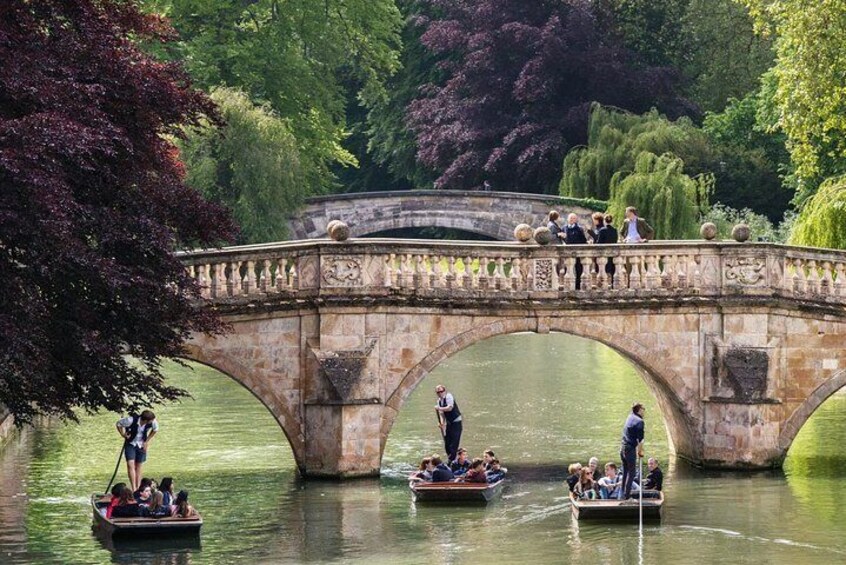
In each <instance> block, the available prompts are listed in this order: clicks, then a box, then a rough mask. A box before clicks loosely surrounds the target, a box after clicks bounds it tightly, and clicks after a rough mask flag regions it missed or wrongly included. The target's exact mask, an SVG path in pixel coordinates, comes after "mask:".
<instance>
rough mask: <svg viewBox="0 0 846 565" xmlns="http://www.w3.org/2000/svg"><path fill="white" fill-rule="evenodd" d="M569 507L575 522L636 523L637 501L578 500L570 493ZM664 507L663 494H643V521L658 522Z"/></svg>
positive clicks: (645, 492) (632, 499) (651, 492)
mask: <svg viewBox="0 0 846 565" xmlns="http://www.w3.org/2000/svg"><path fill="white" fill-rule="evenodd" d="M570 503H571V504H570V507H571V508H572V510H573V516H574V517H575V518H576V519H577V520H605V521H609V522H610V521H618V522H622V521H625V522H637V521H638V499H637V497H636V496H633V497H632V498H631V499H629V500H626V501H623V500H579V499H578V498H576V495H575V494H573V493H572V492H571V493H570ZM663 505H664V493H663V492H661V491H648V490H647V491H644V492H643V519H644V521H646V520H660V519H661V508H662V507H663Z"/></svg>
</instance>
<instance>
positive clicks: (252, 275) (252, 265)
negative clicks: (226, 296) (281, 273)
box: [244, 261, 256, 294]
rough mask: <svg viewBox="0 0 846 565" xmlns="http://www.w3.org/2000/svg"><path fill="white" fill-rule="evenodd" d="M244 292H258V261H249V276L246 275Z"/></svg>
mask: <svg viewBox="0 0 846 565" xmlns="http://www.w3.org/2000/svg"><path fill="white" fill-rule="evenodd" d="M244 279H245V285H244V294H255V292H256V262H255V261H247V276H246V277H244Z"/></svg>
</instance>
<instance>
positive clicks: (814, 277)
mask: <svg viewBox="0 0 846 565" xmlns="http://www.w3.org/2000/svg"><path fill="white" fill-rule="evenodd" d="M805 284H806V288H807V291H808V292H810V293H811V294H816V293H818V292H819V291H820V273H819V271H817V262H816V261H814V260H813V259H811V260H810V261H808V278H807V280H806V281H805Z"/></svg>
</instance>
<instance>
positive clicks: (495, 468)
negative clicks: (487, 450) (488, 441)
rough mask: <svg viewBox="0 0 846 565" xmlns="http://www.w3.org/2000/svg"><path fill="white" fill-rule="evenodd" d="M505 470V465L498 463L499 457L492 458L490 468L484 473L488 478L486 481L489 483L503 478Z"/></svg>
mask: <svg viewBox="0 0 846 565" xmlns="http://www.w3.org/2000/svg"><path fill="white" fill-rule="evenodd" d="M507 472H508V469H506V468H505V467H503V466H502V465H500V464H499V459H496V458H494V460H493V461H491V468H490V470H489V471H488V472H487V473H486V474H487V478H488V482H489V483H495V482H497V481H501V480H502V479H504V478H505V474H506V473H507Z"/></svg>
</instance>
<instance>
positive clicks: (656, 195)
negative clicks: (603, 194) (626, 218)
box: [609, 151, 713, 239]
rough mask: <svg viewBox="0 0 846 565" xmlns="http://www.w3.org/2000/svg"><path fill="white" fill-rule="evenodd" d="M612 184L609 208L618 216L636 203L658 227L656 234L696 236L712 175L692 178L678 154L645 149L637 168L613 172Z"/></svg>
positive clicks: (706, 204)
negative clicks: (653, 151) (657, 153)
mask: <svg viewBox="0 0 846 565" xmlns="http://www.w3.org/2000/svg"><path fill="white" fill-rule="evenodd" d="M610 186H611V200H610V203H609V204H610V205H609V211H610V213H611V214H613V215H614V216H615V217H617V218H622V217H623V215H624V213H625V210H626V207H628V206H634V207H635V208H637V210H638V214H639V215H640V216H642V217H643V218H645V219H646V220H647V221H648V222H649V223H650V224H651V225H652V227H653V228H655V237H656V238H658V239H688V238H694V237H696V235H697V232H698V229H699V218H700V217H701V215H702V213H703V212H704V211H705V210H707V208H708V197H709V194H710V192H711V190H712V188H713V177H712V176H711V175H709V174H703V175H699V176H697V177H695V178H692V177H690V176H688V175H686V174H685V173H684V162H683V161H682V160H681V159H679V158H678V157H676V156H674V155H672V154H670V153H665V154H663V155H661V156H658V155H655V154H654V153H650V152H648V151H643V152H641V153H640V155H638V157H637V160H636V161H635V165H634V171H633V172H631V173H630V174H626V173H622V172H618V173H616V174H614V176H613V177H612V178H611V183H610Z"/></svg>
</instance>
